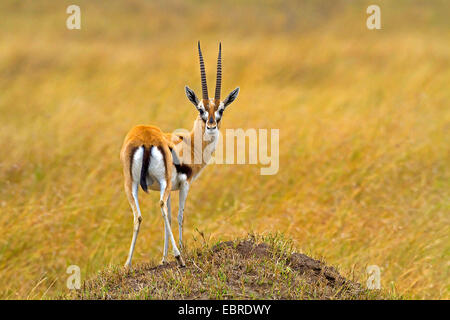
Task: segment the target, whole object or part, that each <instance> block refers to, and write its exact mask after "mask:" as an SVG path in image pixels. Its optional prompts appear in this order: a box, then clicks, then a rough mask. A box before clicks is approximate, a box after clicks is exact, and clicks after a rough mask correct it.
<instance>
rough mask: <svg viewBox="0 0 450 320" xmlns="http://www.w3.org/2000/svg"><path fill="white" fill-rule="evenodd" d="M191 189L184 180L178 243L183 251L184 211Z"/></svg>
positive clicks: (181, 189)
mask: <svg viewBox="0 0 450 320" xmlns="http://www.w3.org/2000/svg"><path fill="white" fill-rule="evenodd" d="M188 191H189V183H188V182H187V181H184V182H182V183H181V186H180V198H179V208H178V235H179V237H178V243H179V246H180V250H182V251H183V212H184V205H185V203H186V198H187V195H188Z"/></svg>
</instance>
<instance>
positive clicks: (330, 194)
mask: <svg viewBox="0 0 450 320" xmlns="http://www.w3.org/2000/svg"><path fill="white" fill-rule="evenodd" d="M373 3H374V1H352V2H351V4H349V2H347V1H290V2H286V1H276V0H274V1H265V2H262V1H246V2H243V1H221V2H220V3H219V2H217V3H210V2H204V1H191V2H186V1H174V0H171V1H138V0H134V1H107V2H106V1H105V2H99V1H95V2H94V1H84V0H77V1H58V2H55V1H31V0H29V1H13V0H8V1H6V0H5V1H1V3H0V38H1V39H2V40H1V41H0V122H1V126H0V147H1V150H2V152H1V153H0V185H1V187H0V234H1V236H0V297H1V298H4V299H14V298H29V299H39V298H52V297H57V296H58V294H61V293H66V292H67V289H66V287H65V285H66V279H67V276H68V275H67V274H66V268H67V267H68V266H69V265H78V266H80V267H81V271H82V276H83V279H85V278H89V277H91V276H93V275H94V274H96V273H97V272H98V271H99V270H103V269H104V268H105V267H108V266H120V265H122V264H123V263H124V261H125V258H126V255H127V251H128V248H129V245H130V240H131V235H132V214H131V211H130V208H129V206H128V203H127V200H126V198H125V195H124V193H123V187H122V172H121V167H120V163H119V150H120V146H121V143H122V141H123V138H124V136H125V134H126V132H127V130H129V129H130V128H131V127H132V126H133V125H136V124H142V123H147V124H152V123H153V124H158V125H159V126H160V127H161V128H162V129H163V130H165V131H172V130H174V129H177V128H188V129H190V128H191V126H192V122H193V120H194V118H195V117H196V111H195V109H194V107H193V106H192V105H191V104H190V103H189V102H188V101H187V99H186V97H185V95H184V92H183V87H184V85H185V84H189V85H190V86H191V87H192V88H193V89H194V90H195V91H196V92H197V93H199V92H200V79H199V78H200V77H199V68H198V61H197V53H196V42H197V40H201V41H202V48H203V51H204V56H205V60H206V68H207V72H208V80H209V83H210V90H211V89H212V88H213V86H214V82H215V79H214V77H215V72H214V68H215V59H216V55H217V44H218V41H219V40H220V41H222V44H223V55H224V61H223V64H224V70H223V92H225V91H229V90H231V89H233V88H234V87H235V86H237V85H239V86H240V87H241V93H240V95H239V97H238V99H237V101H236V102H234V104H233V105H231V106H230V107H229V109H227V111H226V112H225V115H224V119H223V124H222V130H224V129H226V128H244V129H246V128H277V129H280V145H279V150H280V159H279V160H280V168H279V172H278V173H277V174H276V175H273V176H261V175H259V167H258V166H255V165H216V166H210V167H208V168H207V169H205V171H204V172H203V173H202V176H201V177H200V178H199V179H198V180H197V181H196V182H195V185H194V186H193V188H192V189H191V191H190V194H189V196H188V201H187V205H186V210H185V228H184V230H185V231H184V232H185V239H186V241H187V246H188V248H196V247H201V246H203V245H204V241H205V240H204V239H203V238H202V237H201V236H200V233H203V234H204V235H205V238H206V240H207V242H210V243H216V242H218V241H222V240H229V239H234V238H236V237H242V236H245V235H246V234H247V233H248V232H249V231H253V232H256V233H263V234H264V233H267V232H282V233H284V234H285V236H286V237H288V238H292V239H293V241H294V245H295V247H296V248H297V251H300V252H302V253H305V254H308V255H309V256H312V257H314V258H320V259H322V258H323V259H324V260H325V261H327V262H328V263H330V264H331V265H333V266H339V272H340V273H341V274H342V275H343V276H345V277H347V278H352V279H356V280H358V281H359V282H361V283H365V280H366V278H367V275H366V273H365V269H366V267H367V266H368V265H378V266H379V267H380V268H381V285H382V287H383V288H385V290H388V291H389V293H390V294H391V295H393V296H396V295H401V296H404V297H406V298H433V299H448V298H450V292H449V288H450V282H449V279H450V276H449V275H450V274H449V273H450V272H449V271H450V269H449V254H450V242H449V232H450V230H449V226H450V223H449V222H450V221H449V220H450V215H449V190H450V183H449V181H450V174H449V173H450V170H449V166H450V152H449V146H448V143H449V129H450V110H449V102H450V68H449V58H450V41H449V40H450V23H449V20H448V12H450V3H449V2H448V1H444V0H443V1H376V4H378V5H380V7H381V18H382V30H374V31H370V30H368V29H367V28H366V18H367V14H366V8H367V6H368V5H370V4H373ZM70 4H78V5H79V6H80V7H81V16H82V29H81V30H73V31H70V30H67V29H66V25H65V20H66V18H67V16H68V15H67V14H66V13H65V11H66V8H67V6H68V5H70ZM172 198H173V199H172V202H173V207H175V208H176V207H177V206H176V204H177V203H178V200H177V195H173V197H172ZM157 199H158V195H157V194H156V193H155V194H150V195H149V196H148V195H146V196H141V208H142V210H143V218H144V220H143V224H142V226H141V231H140V234H139V239H138V243H137V248H136V251H135V256H134V262H135V263H136V264H139V263H153V264H155V263H156V262H157V261H159V260H160V258H161V256H162V244H163V224H162V219H161V214H160V212H159V209H158V207H157ZM175 225H176V223H175ZM175 232H176V228H175Z"/></svg>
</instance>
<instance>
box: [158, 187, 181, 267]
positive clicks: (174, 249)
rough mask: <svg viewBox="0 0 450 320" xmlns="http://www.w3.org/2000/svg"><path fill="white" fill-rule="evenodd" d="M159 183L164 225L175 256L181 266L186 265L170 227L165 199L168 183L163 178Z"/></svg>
mask: <svg viewBox="0 0 450 320" xmlns="http://www.w3.org/2000/svg"><path fill="white" fill-rule="evenodd" d="M159 185H160V188H161V189H160V190H161V196H160V206H161V212H162V216H163V219H164V227H165V230H166V232H167V233H168V234H169V238H170V242H171V243H172V247H173V254H174V256H175V258H176V259H177V261H178V264H179V265H180V266H182V267H184V261H183V258H182V257H181V255H180V251H179V250H178V248H177V244H176V243H175V239H174V238H173V233H172V228H171V227H170V223H169V219H168V214H167V211H168V210H167V203H166V201H164V200H165V199H164V196H165V194H167V190H165V189H166V186H167V183H166V181H165V180H163V181H161V182H160V184H159ZM167 198H168V195H167Z"/></svg>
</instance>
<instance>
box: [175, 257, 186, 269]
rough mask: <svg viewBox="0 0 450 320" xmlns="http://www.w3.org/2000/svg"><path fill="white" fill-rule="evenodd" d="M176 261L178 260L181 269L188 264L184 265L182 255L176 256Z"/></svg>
mask: <svg viewBox="0 0 450 320" xmlns="http://www.w3.org/2000/svg"><path fill="white" fill-rule="evenodd" d="M175 259H177V262H178V265H179V266H180V267H185V266H186V264H185V263H184V260H183V257H182V256H181V255H178V256H175Z"/></svg>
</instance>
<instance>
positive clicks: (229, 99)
mask: <svg viewBox="0 0 450 320" xmlns="http://www.w3.org/2000/svg"><path fill="white" fill-rule="evenodd" d="M238 94H239V87H237V88H236V89H234V90H233V91H231V92H230V94H229V95H228V97H226V98H225V100H223V105H224V106H225V107H226V106H228V105H229V104H230V103H232V102H233V101H234V100H236V98H237V96H238Z"/></svg>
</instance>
